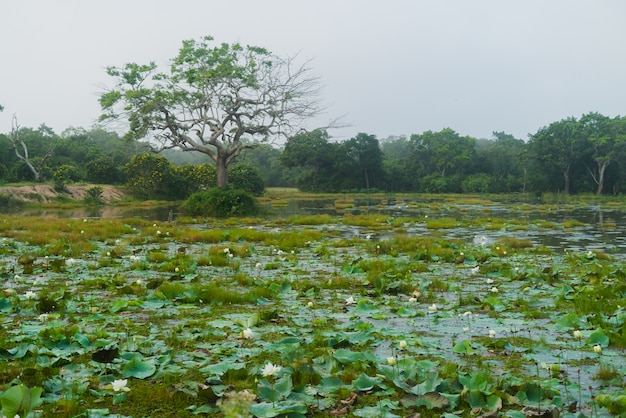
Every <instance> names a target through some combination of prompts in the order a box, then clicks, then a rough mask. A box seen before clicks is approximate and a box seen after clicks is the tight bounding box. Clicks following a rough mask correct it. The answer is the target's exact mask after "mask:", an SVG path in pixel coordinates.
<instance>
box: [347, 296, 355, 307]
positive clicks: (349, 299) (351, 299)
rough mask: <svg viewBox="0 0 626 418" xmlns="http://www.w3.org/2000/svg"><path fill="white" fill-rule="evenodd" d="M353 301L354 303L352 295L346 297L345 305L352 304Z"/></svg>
mask: <svg viewBox="0 0 626 418" xmlns="http://www.w3.org/2000/svg"><path fill="white" fill-rule="evenodd" d="M354 303H356V301H355V300H354V298H353V297H352V296H350V297H349V298H347V299H346V305H352V304H354Z"/></svg>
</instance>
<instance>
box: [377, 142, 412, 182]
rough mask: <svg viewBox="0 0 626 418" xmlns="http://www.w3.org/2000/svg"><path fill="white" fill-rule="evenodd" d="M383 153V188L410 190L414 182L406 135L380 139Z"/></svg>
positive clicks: (409, 146)
mask: <svg viewBox="0 0 626 418" xmlns="http://www.w3.org/2000/svg"><path fill="white" fill-rule="evenodd" d="M380 145H381V152H382V155H383V169H384V172H385V174H384V177H385V189H386V190H390V191H410V190H412V186H413V183H414V179H412V177H413V176H412V175H411V174H410V173H411V172H412V170H413V167H414V164H413V162H412V161H411V159H410V153H411V145H410V143H409V140H408V138H407V137H406V136H390V137H388V138H385V139H383V140H381V141H380Z"/></svg>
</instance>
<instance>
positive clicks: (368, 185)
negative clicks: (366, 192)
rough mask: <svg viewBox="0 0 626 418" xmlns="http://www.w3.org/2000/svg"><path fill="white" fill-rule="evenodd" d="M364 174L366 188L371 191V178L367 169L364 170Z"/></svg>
mask: <svg viewBox="0 0 626 418" xmlns="http://www.w3.org/2000/svg"><path fill="white" fill-rule="evenodd" d="M363 172H364V173H365V188H366V189H369V188H370V177H369V176H368V175H367V168H366V169H364V170H363Z"/></svg>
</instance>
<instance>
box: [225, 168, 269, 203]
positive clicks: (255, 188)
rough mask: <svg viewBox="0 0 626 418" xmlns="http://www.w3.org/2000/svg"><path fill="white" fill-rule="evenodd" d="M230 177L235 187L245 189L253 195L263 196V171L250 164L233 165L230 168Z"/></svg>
mask: <svg viewBox="0 0 626 418" xmlns="http://www.w3.org/2000/svg"><path fill="white" fill-rule="evenodd" d="M228 177H229V181H230V183H231V184H232V185H233V187H234V188H236V189H242V190H245V191H246V192H248V193H250V194H251V195H253V196H261V195H262V194H263V192H264V191H265V184H264V182H263V177H261V173H260V172H259V170H258V169H257V168H256V167H253V166H251V165H249V164H242V163H239V164H236V165H233V166H232V167H230V169H229V170H228Z"/></svg>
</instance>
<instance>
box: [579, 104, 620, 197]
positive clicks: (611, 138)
mask: <svg viewBox="0 0 626 418" xmlns="http://www.w3.org/2000/svg"><path fill="white" fill-rule="evenodd" d="M579 122H580V124H581V131H582V135H583V136H584V138H585V139H586V140H587V143H588V146H589V154H590V157H591V159H592V160H593V161H594V162H595V164H596V167H595V169H592V168H590V167H587V170H588V171H589V174H590V175H591V177H592V178H593V181H594V182H595V183H596V185H597V188H596V194H597V195H601V194H602V190H603V188H604V180H605V173H606V169H607V168H608V167H609V165H610V164H611V163H613V162H616V161H619V160H621V159H623V158H624V157H625V156H626V119H625V118H622V117H616V118H614V119H611V118H609V117H608V116H604V115H601V114H599V113H597V112H592V113H587V114H586V115H583V116H582V117H581V118H580V121H579Z"/></svg>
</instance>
